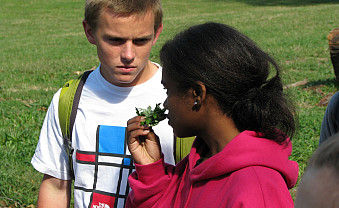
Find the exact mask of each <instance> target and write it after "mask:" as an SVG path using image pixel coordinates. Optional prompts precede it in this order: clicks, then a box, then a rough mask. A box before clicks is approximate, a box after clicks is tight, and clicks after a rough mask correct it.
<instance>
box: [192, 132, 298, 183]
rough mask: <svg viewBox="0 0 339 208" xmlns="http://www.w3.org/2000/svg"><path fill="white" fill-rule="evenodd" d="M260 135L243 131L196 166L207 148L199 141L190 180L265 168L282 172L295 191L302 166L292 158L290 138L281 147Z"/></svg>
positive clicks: (195, 149)
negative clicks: (299, 169) (245, 169)
mask: <svg viewBox="0 0 339 208" xmlns="http://www.w3.org/2000/svg"><path fill="white" fill-rule="evenodd" d="M260 135H261V134H260V133H257V132H254V131H243V132H241V133H240V134H239V135H237V136H236V137H234V138H233V139H232V140H231V141H230V142H229V143H228V144H227V145H226V146H225V148H224V149H223V150H222V151H221V152H219V153H218V154H215V155H213V156H212V157H211V158H209V159H207V160H206V161H204V162H203V163H201V164H200V165H198V166H196V167H194V166H195V164H196V162H197V160H198V159H200V155H199V152H203V151H204V149H206V148H207V146H206V144H205V143H203V142H201V141H199V139H196V140H195V141H194V143H193V147H192V149H191V152H190V154H189V169H190V174H189V179H190V180H191V181H192V182H197V181H201V180H207V179H211V178H215V177H218V176H222V175H226V174H231V173H232V172H234V171H237V170H240V169H242V168H246V167H250V166H263V167H268V168H271V169H274V170H276V171H278V172H279V173H280V174H281V175H282V176H283V177H284V179H285V181H286V184H287V186H288V188H292V187H293V186H294V185H295V184H296V182H297V179H298V163H297V162H295V161H291V160H289V159H288V157H289V156H290V155H291V152H292V143H291V142H290V140H289V139H288V140H286V142H285V143H283V144H279V143H277V142H275V141H272V140H269V139H265V138H262V137H260ZM197 148H198V149H197Z"/></svg>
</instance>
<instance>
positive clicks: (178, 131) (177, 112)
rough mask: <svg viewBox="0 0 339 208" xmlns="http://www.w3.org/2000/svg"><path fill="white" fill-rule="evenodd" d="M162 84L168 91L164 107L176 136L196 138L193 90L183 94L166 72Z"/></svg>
mask: <svg viewBox="0 0 339 208" xmlns="http://www.w3.org/2000/svg"><path fill="white" fill-rule="evenodd" d="M161 82H162V84H163V86H164V88H165V89H166V91H167V92H166V93H167V99H166V100H165V102H164V107H165V108H166V109H168V120H169V121H168V123H169V125H170V126H172V127H173V131H174V134H175V135H176V136H178V137H189V136H195V135H196V134H195V133H196V132H195V124H196V122H195V120H194V118H195V117H194V114H195V113H194V112H195V111H193V110H192V108H193V106H194V101H195V100H194V97H193V96H192V95H191V92H192V90H188V91H187V92H182V91H180V89H178V83H177V82H176V81H175V80H173V79H172V78H171V77H170V76H168V73H167V72H166V70H164V71H163V73H162V81H161Z"/></svg>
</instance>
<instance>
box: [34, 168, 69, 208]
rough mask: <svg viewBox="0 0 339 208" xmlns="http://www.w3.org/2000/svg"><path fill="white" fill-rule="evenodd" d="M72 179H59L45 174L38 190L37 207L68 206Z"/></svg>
mask: <svg viewBox="0 0 339 208" xmlns="http://www.w3.org/2000/svg"><path fill="white" fill-rule="evenodd" d="M71 185H72V180H61V179H58V178H54V177H53V176H50V175H47V174H45V175H44V177H43V179H42V182H41V185H40V190H39V197H38V202H37V207H39V208H44V207H48V208H53V207H58V208H59V207H67V208H68V207H70V201H71Z"/></svg>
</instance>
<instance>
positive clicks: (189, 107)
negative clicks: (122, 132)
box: [126, 23, 298, 208]
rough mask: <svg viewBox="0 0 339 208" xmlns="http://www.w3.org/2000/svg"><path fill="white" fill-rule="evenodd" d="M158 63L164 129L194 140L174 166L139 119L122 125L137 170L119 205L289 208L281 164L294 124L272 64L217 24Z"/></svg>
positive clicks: (192, 33)
mask: <svg viewBox="0 0 339 208" xmlns="http://www.w3.org/2000/svg"><path fill="white" fill-rule="evenodd" d="M160 59H161V62H162V65H163V77H162V83H163V85H164V87H165V88H166V89H167V99H166V101H165V103H164V106H165V108H167V109H168V119H169V124H170V125H171V126H172V127H173V130H174V133H175V135H176V136H178V137H189V136H196V139H195V141H194V143H193V146H192V149H191V152H190V154H189V155H188V156H187V157H186V158H184V159H183V160H182V161H181V162H179V163H178V164H177V165H176V166H175V167H174V166H172V165H168V164H165V163H164V159H163V155H162V154H161V149H160V145H159V139H158V138H157V136H156V135H155V133H154V132H153V131H152V129H151V128H148V127H145V126H141V125H140V122H141V121H143V119H144V118H143V117H135V118H132V119H130V120H129V121H128V126H127V134H128V147H129V150H130V152H131V154H132V156H133V159H134V162H135V166H136V171H135V172H134V173H133V174H131V175H130V177H129V183H130V186H131V188H132V191H131V193H130V195H129V197H128V202H127V206H126V207H166V208H167V207H192V208H193V207H194V208H197V207H251V208H253V207H260V208H262V207H274V208H277V207H293V200H292V198H291V195H290V193H289V191H288V189H290V188H292V187H293V186H294V185H295V183H296V181H297V177H298V164H297V163H296V162H294V161H290V160H288V157H289V156H290V154H291V151H292V145H291V142H290V139H289V138H288V136H287V135H289V136H292V135H293V133H294V130H295V122H294V118H293V111H292V110H291V107H290V105H289V104H288V102H287V100H286V99H285V97H284V94H283V87H282V82H281V78H280V76H279V69H278V66H277V64H276V62H275V61H274V60H273V59H272V58H271V57H270V56H269V55H267V54H266V53H265V52H263V51H262V50H261V49H260V48H258V47H257V46H256V45H255V43H254V42H253V41H251V40H250V39H249V38H248V37H246V36H245V35H243V34H241V33H240V32H238V31H237V30H235V29H233V28H231V27H229V26H227V25H223V24H218V23H205V24H202V25H197V26H193V27H191V28H189V29H187V30H186V31H184V32H182V33H180V34H178V35H177V36H176V37H175V38H174V39H173V40H171V41H169V42H167V43H166V44H165V45H164V46H163V48H162V50H161V52H160ZM272 66H273V67H272ZM271 68H273V69H274V73H270V71H271ZM140 136H142V137H140ZM145 137H146V139H142V138H145ZM139 138H140V139H139Z"/></svg>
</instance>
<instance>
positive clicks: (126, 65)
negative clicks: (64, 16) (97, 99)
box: [84, 9, 162, 87]
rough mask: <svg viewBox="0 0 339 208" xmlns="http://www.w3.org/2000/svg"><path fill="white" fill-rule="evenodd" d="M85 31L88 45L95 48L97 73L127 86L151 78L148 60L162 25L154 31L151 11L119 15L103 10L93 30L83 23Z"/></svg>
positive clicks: (111, 81)
mask: <svg viewBox="0 0 339 208" xmlns="http://www.w3.org/2000/svg"><path fill="white" fill-rule="evenodd" d="M84 29H85V33H86V35H87V38H88V40H89V42H90V43H92V44H94V45H96V47H97V53H98V57H99V60H100V62H101V68H100V72H101V74H102V75H103V77H104V78H105V79H106V80H107V81H109V82H110V83H112V84H114V85H116V86H120V87H130V86H135V85H137V84H140V83H143V82H145V81H147V80H148V79H149V78H150V77H152V75H153V73H154V65H153V64H152V63H151V62H150V61H149V60H148V59H149V55H150V52H151V48H152V46H153V45H154V44H155V42H156V40H157V38H158V36H159V34H160V33H161V31H162V25H161V26H160V27H159V29H158V31H156V32H155V31H154V15H153V12H152V11H151V10H150V11H149V12H147V13H146V14H145V15H138V14H131V15H118V14H115V13H113V12H111V11H110V10H108V9H106V10H104V11H103V12H102V13H101V14H100V16H99V21H98V25H97V28H96V30H95V31H93V30H92V29H91V28H90V26H89V25H88V24H87V23H86V22H84ZM152 67H153V68H152Z"/></svg>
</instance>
